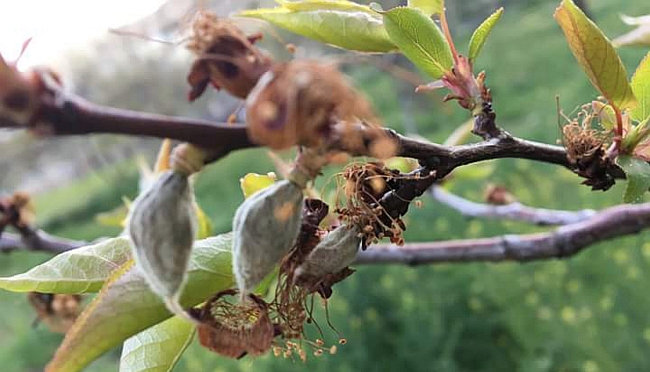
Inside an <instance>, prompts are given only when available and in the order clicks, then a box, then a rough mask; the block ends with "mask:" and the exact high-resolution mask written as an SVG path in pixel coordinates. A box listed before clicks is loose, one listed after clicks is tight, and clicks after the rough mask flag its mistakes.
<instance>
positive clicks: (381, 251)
mask: <svg viewBox="0 0 650 372" xmlns="http://www.w3.org/2000/svg"><path fill="white" fill-rule="evenodd" d="M649 227H650V203H645V204H639V205H620V206H616V207H612V208H608V209H605V210H603V211H601V212H598V213H597V214H595V215H594V216H592V217H591V218H589V219H587V220H585V221H582V222H577V223H573V224H570V225H565V226H562V227H559V228H558V229H556V230H555V231H552V232H548V233H540V234H529V235H504V236H499V237H494V238H485V239H468V240H455V241H444V242H428V243H411V244H406V245H404V246H402V247H399V246H395V245H383V244H382V245H375V246H370V247H369V248H368V249H367V250H365V251H363V252H360V253H359V255H358V256H357V260H356V263H357V264H405V265H422V264H432V263H438V262H477V261H491V262H499V261H519V262H526V261H533V260H544V259H550V258H565V257H570V256H573V255H575V254H577V253H578V252H580V251H582V250H583V249H584V248H587V247H589V246H590V245H592V244H595V243H599V242H603V241H606V240H610V239H614V238H618V237H621V236H625V235H633V234H637V233H639V232H641V231H642V230H645V229H647V228H649Z"/></svg>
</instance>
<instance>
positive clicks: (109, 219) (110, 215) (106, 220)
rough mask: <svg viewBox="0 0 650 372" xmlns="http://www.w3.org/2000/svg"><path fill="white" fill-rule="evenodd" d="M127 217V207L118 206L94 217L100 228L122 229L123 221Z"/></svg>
mask: <svg viewBox="0 0 650 372" xmlns="http://www.w3.org/2000/svg"><path fill="white" fill-rule="evenodd" d="M128 215H129V207H128V206H126V205H120V206H118V207H117V208H115V209H113V210H110V211H108V212H101V213H98V214H97V215H95V222H97V223H98V224H100V225H102V226H108V227H121V228H123V227H124V221H125V220H126V217H127V216H128Z"/></svg>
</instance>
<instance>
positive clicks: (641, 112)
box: [630, 53, 650, 121]
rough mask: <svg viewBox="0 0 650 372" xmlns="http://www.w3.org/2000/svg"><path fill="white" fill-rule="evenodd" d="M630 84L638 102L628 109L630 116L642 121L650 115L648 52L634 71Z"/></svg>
mask: <svg viewBox="0 0 650 372" xmlns="http://www.w3.org/2000/svg"><path fill="white" fill-rule="evenodd" d="M631 85H632V91H633V92H634V95H635V96H636V98H637V100H638V102H639V104H638V105H637V106H636V107H635V108H634V109H633V110H631V111H630V117H631V118H632V119H634V120H636V121H643V120H645V119H647V118H648V117H650V53H648V54H646V56H645V58H644V59H643V61H641V63H640V64H639V67H637V69H636V72H634V75H633V76H632V81H631Z"/></svg>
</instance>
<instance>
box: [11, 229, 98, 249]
mask: <svg viewBox="0 0 650 372" xmlns="http://www.w3.org/2000/svg"><path fill="white" fill-rule="evenodd" d="M86 244H88V243H86V242H83V241H78V240H70V239H65V238H60V237H56V236H53V235H50V234H48V233H46V232H45V231H42V230H33V229H29V231H28V232H27V231H24V232H21V234H20V235H18V234H11V233H3V234H2V235H0V252H2V253H9V252H13V251H17V250H28V251H39V252H49V253H61V252H65V251H69V250H71V249H74V248H78V247H81V246H84V245H86Z"/></svg>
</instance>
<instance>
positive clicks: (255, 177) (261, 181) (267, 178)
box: [239, 173, 276, 199]
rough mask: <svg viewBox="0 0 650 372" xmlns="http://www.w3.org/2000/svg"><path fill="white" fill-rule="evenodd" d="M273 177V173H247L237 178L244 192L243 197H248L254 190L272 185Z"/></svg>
mask: <svg viewBox="0 0 650 372" xmlns="http://www.w3.org/2000/svg"><path fill="white" fill-rule="evenodd" d="M275 178H276V177H275V174H273V173H269V174H257V173H248V174H247V175H245V176H244V177H242V178H241V179H240V180H239V185H240V186H241V191H242V192H243V193H244V198H246V199H248V197H249V196H251V195H253V194H255V193H256V192H258V191H260V190H264V189H265V188H267V187H269V186H271V185H273V183H274V182H275Z"/></svg>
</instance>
